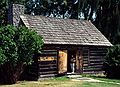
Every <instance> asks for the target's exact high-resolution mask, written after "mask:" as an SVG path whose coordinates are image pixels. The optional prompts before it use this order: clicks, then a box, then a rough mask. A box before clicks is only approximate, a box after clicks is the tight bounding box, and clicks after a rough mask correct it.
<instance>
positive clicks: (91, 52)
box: [83, 47, 107, 74]
mask: <svg viewBox="0 0 120 87" xmlns="http://www.w3.org/2000/svg"><path fill="white" fill-rule="evenodd" d="M106 53H107V48H105V47H84V48H83V73H87V74H88V73H90V74H92V73H94V74H98V73H103V61H104V59H105V56H106Z"/></svg>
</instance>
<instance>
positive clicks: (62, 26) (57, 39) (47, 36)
mask: <svg viewBox="0 0 120 87" xmlns="http://www.w3.org/2000/svg"><path fill="white" fill-rule="evenodd" d="M20 17H21V20H22V21H23V23H24V24H25V26H26V27H28V28H33V29H35V30H36V31H37V32H38V33H39V34H40V35H41V36H42V37H43V40H44V44H65V45H68V44H69V45H91V46H112V44H111V43H110V42H109V41H108V40H107V39H106V38H105V36H104V35H103V34H102V33H101V32H100V31H99V30H98V29H97V28H96V27H95V26H94V25H93V24H92V23H91V22H89V21H85V20H75V19H59V18H51V17H44V16H30V15H22V16H20Z"/></svg>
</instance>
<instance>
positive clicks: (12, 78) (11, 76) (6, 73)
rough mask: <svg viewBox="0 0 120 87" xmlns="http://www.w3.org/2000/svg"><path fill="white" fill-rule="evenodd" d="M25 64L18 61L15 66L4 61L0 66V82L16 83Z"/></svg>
mask: <svg viewBox="0 0 120 87" xmlns="http://www.w3.org/2000/svg"><path fill="white" fill-rule="evenodd" d="M24 68H25V64H24V63H18V64H17V65H16V67H14V65H12V64H11V63H6V64H4V65H2V66H1V67H0V69H1V70H0V75H1V77H2V78H0V82H1V83H2V84H14V83H16V82H17V81H18V80H19V78H20V75H21V74H22V72H23V71H24Z"/></svg>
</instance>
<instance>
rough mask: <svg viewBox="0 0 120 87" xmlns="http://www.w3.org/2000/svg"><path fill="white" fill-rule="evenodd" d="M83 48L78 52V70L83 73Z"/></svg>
mask: <svg viewBox="0 0 120 87" xmlns="http://www.w3.org/2000/svg"><path fill="white" fill-rule="evenodd" d="M82 54H83V53H82V49H81V50H78V51H77V53H76V72H77V73H82V69H83V55H82Z"/></svg>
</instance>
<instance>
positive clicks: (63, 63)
mask: <svg viewBox="0 0 120 87" xmlns="http://www.w3.org/2000/svg"><path fill="white" fill-rule="evenodd" d="M66 72H67V50H60V51H59V56H58V73H59V74H64V73H66Z"/></svg>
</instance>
